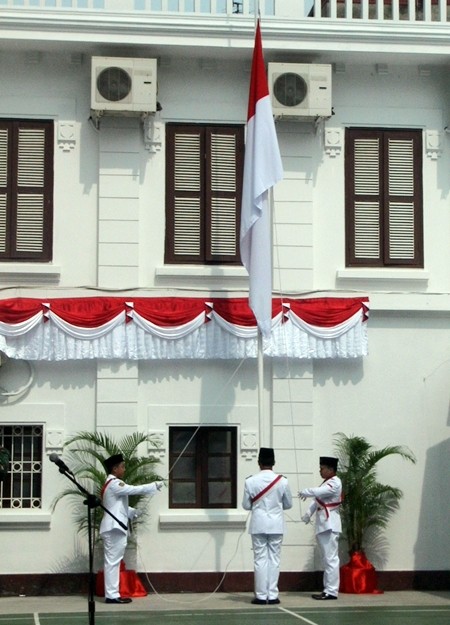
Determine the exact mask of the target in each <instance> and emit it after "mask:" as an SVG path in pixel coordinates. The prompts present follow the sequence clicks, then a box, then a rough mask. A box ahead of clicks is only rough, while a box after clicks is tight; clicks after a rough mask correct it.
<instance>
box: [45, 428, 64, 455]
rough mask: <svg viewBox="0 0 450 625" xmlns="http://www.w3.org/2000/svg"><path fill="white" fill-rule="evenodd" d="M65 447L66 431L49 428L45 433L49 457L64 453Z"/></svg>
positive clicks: (46, 450) (46, 449)
mask: <svg viewBox="0 0 450 625" xmlns="http://www.w3.org/2000/svg"><path fill="white" fill-rule="evenodd" d="M63 447H64V430H61V429H53V428H48V429H47V430H46V432H45V452H46V454H47V456H49V455H50V454H53V453H57V454H60V453H62V450H63Z"/></svg>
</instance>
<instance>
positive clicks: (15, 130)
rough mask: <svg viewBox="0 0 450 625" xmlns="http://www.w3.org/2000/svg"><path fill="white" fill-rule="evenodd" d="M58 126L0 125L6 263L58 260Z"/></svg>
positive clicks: (0, 236)
mask: <svg viewBox="0 0 450 625" xmlns="http://www.w3.org/2000/svg"><path fill="white" fill-rule="evenodd" d="M52 228H53V122H35V121H33V122H31V121H1V122H0V260H23V261H25V260H26V261H48V260H51V257H52Z"/></svg>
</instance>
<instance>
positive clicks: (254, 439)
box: [241, 430, 258, 461]
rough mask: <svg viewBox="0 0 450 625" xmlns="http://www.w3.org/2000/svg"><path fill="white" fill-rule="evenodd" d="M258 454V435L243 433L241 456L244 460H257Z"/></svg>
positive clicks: (250, 432)
mask: <svg viewBox="0 0 450 625" xmlns="http://www.w3.org/2000/svg"><path fill="white" fill-rule="evenodd" d="M257 454H258V433H257V432H256V431H244V430H243V431H241V456H242V458H244V460H247V461H250V460H255V459H256V456H257Z"/></svg>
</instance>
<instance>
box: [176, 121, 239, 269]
mask: <svg viewBox="0 0 450 625" xmlns="http://www.w3.org/2000/svg"><path fill="white" fill-rule="evenodd" d="M243 142H244V130H243V127H242V126H203V125H194V124H192V125H190V124H186V125H176V124H173V125H172V124H168V125H167V129H166V151H167V153H166V243H165V262H167V263H194V264H214V263H235V264H238V263H239V262H240V261H239V241H238V232H239V215H240V196H241V193H242V167H243V151H244V143H243Z"/></svg>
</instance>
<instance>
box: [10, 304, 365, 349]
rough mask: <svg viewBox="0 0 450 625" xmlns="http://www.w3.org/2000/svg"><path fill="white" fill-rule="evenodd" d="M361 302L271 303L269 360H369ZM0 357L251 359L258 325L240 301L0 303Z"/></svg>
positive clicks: (267, 347)
mask: <svg viewBox="0 0 450 625" xmlns="http://www.w3.org/2000/svg"><path fill="white" fill-rule="evenodd" d="M368 310H369V305H368V299H367V298H317V299H316V298H314V299H289V300H281V299H277V300H273V317H272V333H271V336H270V337H269V338H267V339H264V341H263V352H264V354H265V355H266V356H270V357H286V356H287V357H290V358H306V359H311V358H355V357H359V356H364V355H366V354H367V318H368ZM0 350H1V351H3V352H5V353H6V354H7V355H8V356H9V357H11V358H20V359H24V360H49V361H61V360H80V359H94V358H98V359H121V360H162V359H220V358H226V359H231V358H239V359H240V358H255V357H256V356H257V353H258V332H257V326H256V321H255V319H254V317H253V314H252V313H251V311H250V309H249V308H248V305H247V300H244V299H223V298H218V299H214V300H211V301H207V300H202V299H198V298H137V299H135V300H132V301H129V300H122V299H120V298H97V297H96V298H70V299H69V298H67V299H55V300H46V301H40V300H36V299H22V298H16V299H13V300H0Z"/></svg>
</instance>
